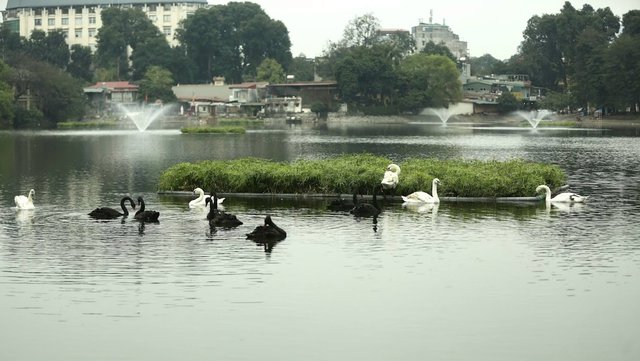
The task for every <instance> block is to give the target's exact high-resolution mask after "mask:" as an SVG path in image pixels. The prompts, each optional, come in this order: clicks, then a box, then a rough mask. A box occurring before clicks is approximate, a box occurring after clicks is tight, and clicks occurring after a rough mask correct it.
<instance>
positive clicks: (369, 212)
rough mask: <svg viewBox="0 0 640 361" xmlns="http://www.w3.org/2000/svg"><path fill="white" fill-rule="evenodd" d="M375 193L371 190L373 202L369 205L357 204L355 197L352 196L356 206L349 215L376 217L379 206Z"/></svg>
mask: <svg viewBox="0 0 640 361" xmlns="http://www.w3.org/2000/svg"><path fill="white" fill-rule="evenodd" d="M377 193H378V192H377V191H376V189H375V188H374V189H373V201H372V202H371V203H364V202H358V201H357V198H356V195H355V194H354V195H353V202H354V203H355V204H356V205H355V206H354V207H353V209H352V210H350V211H349V213H351V214H353V215H354V216H356V217H374V218H375V217H377V216H378V215H379V214H380V211H381V210H380V206H379V205H378V200H377V199H376V195H377Z"/></svg>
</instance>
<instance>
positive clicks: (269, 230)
mask: <svg viewBox="0 0 640 361" xmlns="http://www.w3.org/2000/svg"><path fill="white" fill-rule="evenodd" d="M285 238H287V232H285V231H284V229H282V228H280V227H278V226H276V224H275V223H273V220H272V219H271V216H270V215H267V216H266V217H265V218H264V225H260V226H257V227H256V228H255V229H254V230H253V231H252V232H251V233H247V239H251V240H253V241H255V242H260V243H262V242H274V241H281V240H283V239H285Z"/></svg>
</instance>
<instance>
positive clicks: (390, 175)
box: [380, 163, 400, 189]
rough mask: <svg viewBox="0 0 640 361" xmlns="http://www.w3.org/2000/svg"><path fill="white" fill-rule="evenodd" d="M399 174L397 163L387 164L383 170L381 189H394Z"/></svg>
mask: <svg viewBox="0 0 640 361" xmlns="http://www.w3.org/2000/svg"><path fill="white" fill-rule="evenodd" d="M399 175H400V167H399V166H398V165H397V164H393V163H392V164H389V165H388V166H387V170H386V171H385V172H384V176H383V177H382V181H381V182H380V184H381V185H382V188H383V189H394V188H395V187H396V186H397V185H398V180H399V179H398V176H399Z"/></svg>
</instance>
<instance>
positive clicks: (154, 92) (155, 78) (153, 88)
mask: <svg viewBox="0 0 640 361" xmlns="http://www.w3.org/2000/svg"><path fill="white" fill-rule="evenodd" d="M173 84H174V81H173V77H172V74H171V72H170V71H169V70H167V69H165V68H162V67H160V66H156V65H152V66H150V67H149V68H148V70H147V72H146V73H145V74H144V79H142V80H141V81H140V87H139V89H138V91H139V93H140V94H141V95H142V96H144V99H145V100H146V101H148V102H155V101H156V100H160V101H162V102H163V103H170V102H172V101H175V100H176V96H175V94H173V91H172V90H171V87H172V86H173Z"/></svg>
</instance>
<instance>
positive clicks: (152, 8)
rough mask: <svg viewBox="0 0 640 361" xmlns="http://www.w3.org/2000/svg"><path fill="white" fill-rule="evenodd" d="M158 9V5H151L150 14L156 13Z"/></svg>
mask: <svg viewBox="0 0 640 361" xmlns="http://www.w3.org/2000/svg"><path fill="white" fill-rule="evenodd" d="M157 9H158V5H156V4H150V5H149V11H150V12H154V11H156V10H157Z"/></svg>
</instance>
